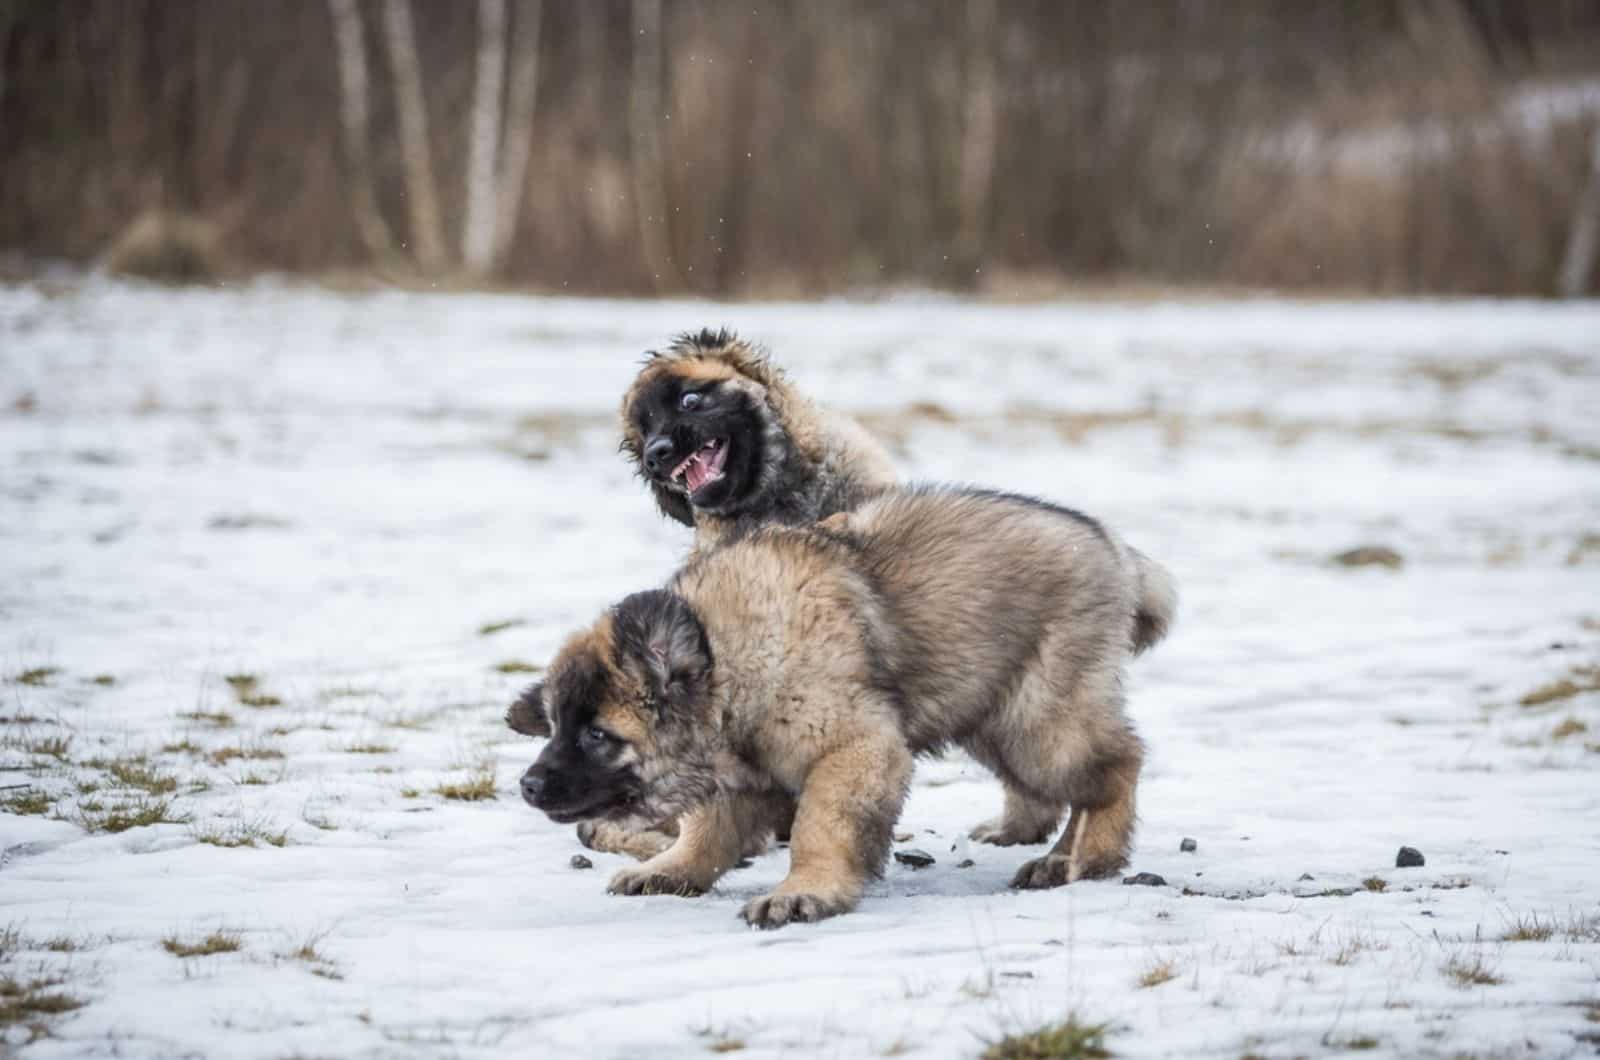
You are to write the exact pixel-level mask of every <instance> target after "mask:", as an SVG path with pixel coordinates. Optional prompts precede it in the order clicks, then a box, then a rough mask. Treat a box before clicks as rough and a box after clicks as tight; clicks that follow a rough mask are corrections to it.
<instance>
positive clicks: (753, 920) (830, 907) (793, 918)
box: [739, 894, 853, 930]
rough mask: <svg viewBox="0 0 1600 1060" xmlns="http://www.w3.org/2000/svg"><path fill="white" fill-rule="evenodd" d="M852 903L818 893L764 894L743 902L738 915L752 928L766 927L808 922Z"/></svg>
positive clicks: (838, 912)
mask: <svg viewBox="0 0 1600 1060" xmlns="http://www.w3.org/2000/svg"><path fill="white" fill-rule="evenodd" d="M852 904H853V903H851V902H845V901H842V900H840V899H837V898H824V897H823V896H821V895H819V894H765V895H762V896H761V897H760V898H752V899H750V901H748V902H746V903H745V904H744V908H743V909H742V910H740V911H739V915H740V916H742V917H743V918H744V922H745V923H746V924H749V925H750V926H751V927H758V928H762V929H764V930H767V929H771V928H780V927H783V926H784V925H785V924H802V923H804V924H809V923H813V922H815V921H818V920H826V919H827V918H828V917H830V916H838V915H839V914H840V913H848V912H849V911H850V908H851V905H852Z"/></svg>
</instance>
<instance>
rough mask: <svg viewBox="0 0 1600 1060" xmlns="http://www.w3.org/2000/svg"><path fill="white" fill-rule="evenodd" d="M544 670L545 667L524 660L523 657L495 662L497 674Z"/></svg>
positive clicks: (529, 672) (534, 672) (531, 672)
mask: <svg viewBox="0 0 1600 1060" xmlns="http://www.w3.org/2000/svg"><path fill="white" fill-rule="evenodd" d="M543 670H544V667H542V666H536V665H534V664H533V663H531V662H523V661H522V660H521V659H507V660H506V661H505V662H500V663H495V664H494V672H495V673H497V674H536V673H540V672H542V671H543Z"/></svg>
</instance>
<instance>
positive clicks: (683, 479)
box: [622, 330, 785, 526]
mask: <svg viewBox="0 0 1600 1060" xmlns="http://www.w3.org/2000/svg"><path fill="white" fill-rule="evenodd" d="M781 385H782V381H781V379H780V377H779V376H778V373H777V370H776V369H775V368H773V367H772V366H771V365H770V364H769V363H768V362H767V360H766V358H765V357H763V356H762V355H761V353H760V352H759V351H758V350H756V349H755V348H754V347H752V346H750V345H748V344H747V343H745V342H742V341H740V340H739V339H738V338H736V337H735V336H734V335H732V334H730V333H729V332H726V331H711V330H706V331H702V332H700V333H698V334H690V335H684V336H681V337H680V338H679V339H678V340H677V341H676V342H675V343H673V345H672V346H671V348H669V349H668V350H667V351H665V352H664V353H652V354H650V355H649V357H648V359H647V360H646V361H645V365H644V368H643V369H641V370H640V372H639V375H638V377H637V378H636V379H635V380H634V381H633V385H632V386H631V387H629V388H628V393H627V395H626V396H625V397H624V398H623V400H622V449H623V451H624V452H625V453H627V454H628V457H629V458H630V459H631V460H632V461H633V465H634V470H636V471H637V472H638V473H639V476H640V477H641V478H643V479H644V480H645V481H646V482H648V483H649V484H650V489H651V492H653V493H654V494H655V498H656V505H657V506H658V507H659V508H660V509H661V511H662V512H663V513H664V514H666V515H669V516H671V517H672V518H674V519H676V520H677V521H678V522H680V523H683V524H685V525H686V526H693V525H694V513H695V512H696V511H702V512H706V513H708V514H711V515H718V516H729V515H733V514H736V513H738V512H740V511H743V510H745V509H747V508H750V507H754V506H757V505H759V504H760V502H761V495H762V493H763V491H764V490H765V489H766V486H767V479H768V478H769V477H770V472H769V471H768V469H769V468H771V467H773V466H775V465H776V463H778V462H780V461H781V454H780V453H779V452H778V449H779V448H780V447H782V446H783V445H784V444H785V438H784V431H783V426H782V424H781V422H780V417H779V416H778V413H777V412H776V411H775V409H774V407H773V402H772V396H773V391H774V389H775V388H776V387H780V386H781Z"/></svg>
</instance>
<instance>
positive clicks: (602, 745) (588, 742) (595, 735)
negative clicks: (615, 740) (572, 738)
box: [578, 725, 612, 751]
mask: <svg viewBox="0 0 1600 1060" xmlns="http://www.w3.org/2000/svg"><path fill="white" fill-rule="evenodd" d="M611 740H612V736H611V734H610V733H609V732H606V731H605V730H604V729H602V728H600V727H599V726H598V725H591V726H589V727H588V728H586V729H584V730H583V732H581V733H579V734H578V742H579V743H581V744H583V746H584V747H585V748H586V749H587V750H590V751H603V750H605V749H606V748H607V747H610V746H611Z"/></svg>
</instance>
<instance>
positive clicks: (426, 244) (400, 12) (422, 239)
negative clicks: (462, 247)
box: [383, 0, 446, 269]
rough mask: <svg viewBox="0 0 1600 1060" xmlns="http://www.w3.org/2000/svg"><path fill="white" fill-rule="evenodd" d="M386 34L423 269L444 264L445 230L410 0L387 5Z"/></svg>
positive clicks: (413, 231) (414, 231) (414, 235)
mask: <svg viewBox="0 0 1600 1060" xmlns="http://www.w3.org/2000/svg"><path fill="white" fill-rule="evenodd" d="M383 14H384V32H385V36H386V37H387V39H388V42H389V62H390V64H391V65H392V66H393V67H394V93H395V104H396V108H397V109H398V111H399V115H400V150H401V153H402V154H403V156H404V164H405V171H406V199H407V201H408V202H409V203H410V207H411V240H412V242H413V243H414V244H415V246H416V256H417V261H419V262H420V263H421V264H422V266H423V267H424V268H427V269H437V268H439V267H441V266H442V265H444V264H445V260H446V259H445V250H444V246H445V243H444V226H443V224H441V222H440V220H439V190H438V186H437V185H436V184H435V183H434V180H433V158H432V150H431V149H430V148H429V146H428V111H427V109H426V107H425V106H424V104H423V101H422V63H421V61H420V60H419V59H418V58H417V37H416V31H415V30H414V29H413V28H412V25H411V7H410V0H384V5H383Z"/></svg>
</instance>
